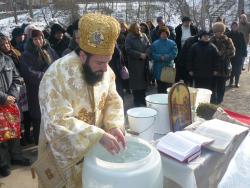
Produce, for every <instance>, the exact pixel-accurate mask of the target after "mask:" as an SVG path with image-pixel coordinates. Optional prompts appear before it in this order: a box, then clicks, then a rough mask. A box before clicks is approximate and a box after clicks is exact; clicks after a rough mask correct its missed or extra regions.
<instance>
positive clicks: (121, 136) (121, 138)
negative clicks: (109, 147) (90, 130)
mask: <svg viewBox="0 0 250 188" xmlns="http://www.w3.org/2000/svg"><path fill="white" fill-rule="evenodd" d="M109 133H110V134H111V135H113V136H114V137H115V138H116V140H117V141H118V142H119V143H121V144H122V147H123V148H125V147H126V141H125V137H124V133H123V132H122V130H121V129H119V128H113V129H110V130H109Z"/></svg>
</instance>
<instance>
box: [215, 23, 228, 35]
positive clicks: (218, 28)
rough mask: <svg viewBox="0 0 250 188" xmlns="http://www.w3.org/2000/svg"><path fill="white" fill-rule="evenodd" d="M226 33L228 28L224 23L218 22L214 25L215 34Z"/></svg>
mask: <svg viewBox="0 0 250 188" xmlns="http://www.w3.org/2000/svg"><path fill="white" fill-rule="evenodd" d="M225 31H226V26H225V24H224V23H222V22H216V23H214V25H213V32H214V33H218V32H223V33H224V32H225Z"/></svg>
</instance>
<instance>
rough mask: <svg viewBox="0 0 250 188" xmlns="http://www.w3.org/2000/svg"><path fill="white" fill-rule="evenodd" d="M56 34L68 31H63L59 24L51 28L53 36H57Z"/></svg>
mask: <svg viewBox="0 0 250 188" xmlns="http://www.w3.org/2000/svg"><path fill="white" fill-rule="evenodd" d="M56 32H62V33H65V32H66V30H65V29H63V27H62V26H61V25H59V24H54V25H52V27H51V35H53V34H55V33H56Z"/></svg>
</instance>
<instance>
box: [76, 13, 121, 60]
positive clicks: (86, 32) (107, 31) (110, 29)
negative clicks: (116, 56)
mask: <svg viewBox="0 0 250 188" xmlns="http://www.w3.org/2000/svg"><path fill="white" fill-rule="evenodd" d="M79 31H80V44H79V46H80V48H81V49H82V50H84V51H86V52H88V53H90V54H96V55H105V56H108V55H112V54H113V53H114V48H115V44H116V40H117V38H118V36H119V34H120V24H119V22H118V21H117V20H116V19H115V18H113V17H111V16H106V15H103V14H95V13H89V14H86V15H84V16H83V17H82V18H81V19H80V20H79Z"/></svg>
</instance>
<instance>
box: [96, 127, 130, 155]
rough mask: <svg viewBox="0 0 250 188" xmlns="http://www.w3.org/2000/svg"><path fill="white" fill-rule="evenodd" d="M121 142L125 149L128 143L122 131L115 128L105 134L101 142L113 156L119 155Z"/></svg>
mask: <svg viewBox="0 0 250 188" xmlns="http://www.w3.org/2000/svg"><path fill="white" fill-rule="evenodd" d="M118 142H121V144H122V146H123V148H125V146H126V141H125V138H124V135H123V132H122V131H121V129H118V128H113V129H111V130H110V131H109V133H104V135H103V137H102V138H101V140H100V144H101V145H102V146H103V147H104V148H105V149H106V150H107V151H108V152H110V153H111V154H112V155H114V154H117V153H119V151H120V149H121V148H120V146H119V143H118Z"/></svg>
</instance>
